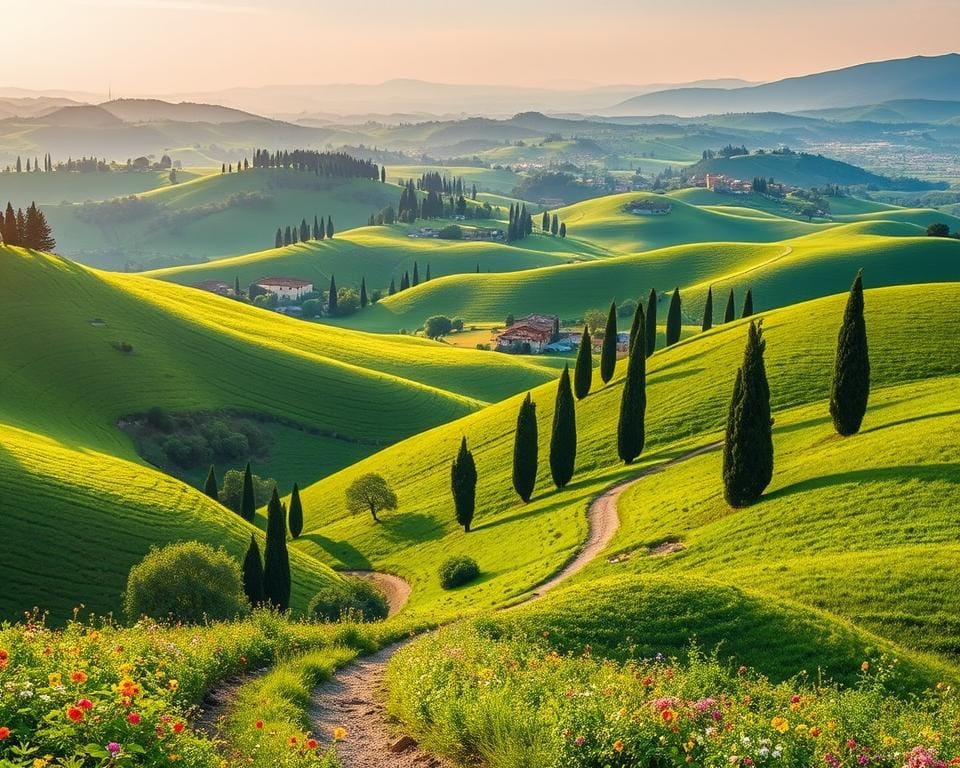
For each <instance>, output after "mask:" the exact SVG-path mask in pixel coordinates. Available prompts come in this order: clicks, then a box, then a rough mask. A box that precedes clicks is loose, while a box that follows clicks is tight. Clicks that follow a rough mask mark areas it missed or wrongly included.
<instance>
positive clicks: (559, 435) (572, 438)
mask: <svg viewBox="0 0 960 768" xmlns="http://www.w3.org/2000/svg"><path fill="white" fill-rule="evenodd" d="M576 460H577V413H576V406H575V405H574V402H573V392H572V391H571V390H570V366H569V365H566V366H564V368H563V373H562V374H560V381H559V383H558V384H557V400H556V404H555V405H554V409H553V428H552V430H551V432H550V475H551V477H553V484H554V485H555V486H557V488H560V489H562V488H563V487H564V486H566V485H567V483H569V482H570V480H571V478H573V470H574V466H575V464H576Z"/></svg>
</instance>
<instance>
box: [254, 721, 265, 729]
mask: <svg viewBox="0 0 960 768" xmlns="http://www.w3.org/2000/svg"><path fill="white" fill-rule="evenodd" d="M253 727H254V728H256V729H257V730H258V731H262V730H263V720H257V722H255V723H254V724H253Z"/></svg>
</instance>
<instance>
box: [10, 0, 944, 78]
mask: <svg viewBox="0 0 960 768" xmlns="http://www.w3.org/2000/svg"><path fill="white" fill-rule="evenodd" d="M411 8H412V9H415V10H413V11H412V12H410V9H411ZM469 8H476V9H480V8H485V9H487V10H486V12H485V13H484V12H481V11H479V10H476V11H463V10H462V9H469ZM399 9H406V11H407V12H406V13H402V14H401V13H400V11H399ZM935 19H941V20H942V22H943V23H936V22H935V21H934V20H935ZM958 19H960V0H830V1H829V2H828V1H827V0H807V1H806V2H804V3H797V2H794V1H792V0H791V2H779V1H778V0H728V1H727V2H722V3H721V2H716V0H672V2H668V1H667V0H597V1H596V2H584V0H578V1H576V2H574V1H573V0H551V2H543V1H541V0H526V1H525V2H519V3H518V2H514V1H511V2H507V0H487V1H486V2H484V3H479V4H470V3H467V4H463V3H452V2H450V1H449V0H408V1H407V2H404V3H396V2H382V1H381V0H270V2H263V1H262V0H31V2H29V3H24V4H21V5H19V6H18V8H17V11H16V13H14V14H7V15H6V16H5V18H4V22H5V24H4V45H3V46H2V48H0V64H2V65H3V66H2V68H0V71H2V72H3V76H2V77H3V80H2V81H0V85H4V86H18V87H23V88H57V89H76V90H87V91H94V92H105V91H106V89H107V85H108V84H111V85H112V87H113V90H114V93H115V94H120V95H128V96H135V95H144V94H157V93H161V94H162V93H172V92H187V91H198V90H208V89H217V88H225V87H231V86H237V85H244V86H257V85H264V84H269V83H330V82H355V83H371V82H380V81H383V80H388V79H392V78H398V77H409V78H419V79H424V80H432V81H439V82H452V83H464V82H472V83H489V84H502V83H509V84H514V85H549V84H555V83H567V84H569V83H570V82H577V83H582V84H584V85H587V84H613V83H634V84H642V83H649V82H683V81H689V80H695V79H700V78H716V77H741V78H744V79H749V80H771V79H777V78H780V77H784V76H790V75H797V74H805V73H809V72H815V71H821V70H825V69H835V68H838V67H842V66H847V65H850V64H856V63H860V62H863V61H874V60H880V59H888V58H900V57H904V56H911V55H917V54H928V55H932V54H939V53H947V52H950V51H952V50H956V49H957V47H958V44H957V42H956V22H957V20H958Z"/></svg>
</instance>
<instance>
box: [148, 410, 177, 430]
mask: <svg viewBox="0 0 960 768" xmlns="http://www.w3.org/2000/svg"><path fill="white" fill-rule="evenodd" d="M147 424H149V425H150V426H151V427H153V428H154V429H159V430H160V431H161V432H172V431H173V426H174V425H173V417H172V416H170V414H169V413H167V411H166V410H165V409H164V408H161V407H160V406H159V405H155V406H153V408H151V409H150V410H149V411H147Z"/></svg>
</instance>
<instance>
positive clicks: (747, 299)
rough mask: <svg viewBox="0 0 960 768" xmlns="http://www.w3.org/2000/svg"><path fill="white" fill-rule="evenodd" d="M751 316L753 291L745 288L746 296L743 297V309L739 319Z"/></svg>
mask: <svg viewBox="0 0 960 768" xmlns="http://www.w3.org/2000/svg"><path fill="white" fill-rule="evenodd" d="M752 314H753V289H752V288H747V295H746V296H744V297H743V309H742V310H741V312H740V317H741V318H743V317H750V316H751V315H752Z"/></svg>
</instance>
